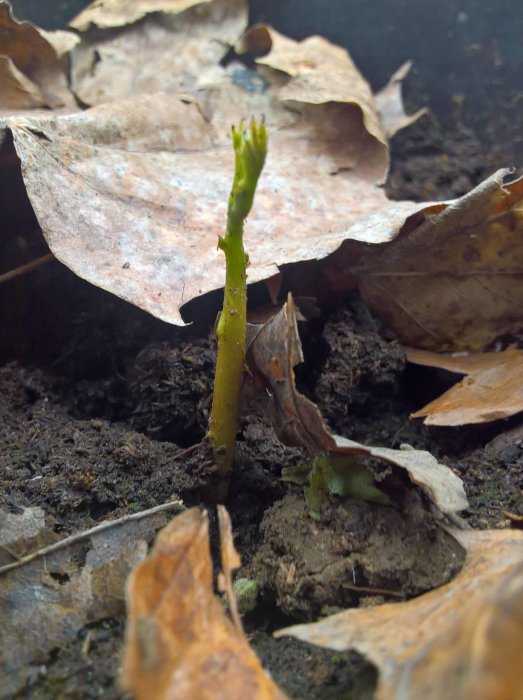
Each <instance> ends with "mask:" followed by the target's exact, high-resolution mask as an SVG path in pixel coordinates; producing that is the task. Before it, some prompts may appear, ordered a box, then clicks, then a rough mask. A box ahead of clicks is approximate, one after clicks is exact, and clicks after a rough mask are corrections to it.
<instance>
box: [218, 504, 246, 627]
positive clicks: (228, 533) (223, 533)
mask: <svg viewBox="0 0 523 700" xmlns="http://www.w3.org/2000/svg"><path fill="white" fill-rule="evenodd" d="M218 522H219V524H220V554H221V560H222V570H221V571H220V573H219V574H218V589H219V590H220V591H222V593H225V595H226V598H227V605H228V606H229V610H230V611H231V618H232V621H233V622H234V624H235V625H236V628H237V629H238V630H240V631H241V632H243V625H242V621H241V618H240V614H239V612H238V604H237V600H236V596H235V595H234V590H233V587H232V573H233V571H234V570H235V569H239V568H240V566H241V564H242V563H241V559H240V555H239V554H238V551H237V549H236V547H235V546H234V539H233V536H232V523H231V518H230V516H229V513H228V512H227V510H226V508H225V506H222V505H219V506H218Z"/></svg>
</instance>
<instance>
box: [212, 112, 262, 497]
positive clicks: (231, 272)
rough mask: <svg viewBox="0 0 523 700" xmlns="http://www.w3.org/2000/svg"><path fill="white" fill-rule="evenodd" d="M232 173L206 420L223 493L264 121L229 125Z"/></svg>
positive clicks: (234, 420)
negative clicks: (246, 241) (248, 228)
mask: <svg viewBox="0 0 523 700" xmlns="http://www.w3.org/2000/svg"><path fill="white" fill-rule="evenodd" d="M232 140H233V146H234V152H235V174H234V181H233V185H232V189H231V194H230V196H229V206H228V210H227V228H226V232H225V236H223V237H220V238H219V240H218V245H219V247H220V248H221V250H223V252H224V253H225V289H224V299H223V310H222V312H221V315H220V318H219V320H218V324H217V326H216V337H217V340H218V354H217V358H216V375H215V379H214V394H213V403H212V410H211V418H210V422H209V433H208V436H209V439H210V441H211V444H212V446H213V448H214V458H215V461H216V464H217V465H218V479H219V482H220V483H219V484H217V486H216V488H217V494H216V495H218V497H219V498H220V499H221V498H223V497H224V495H225V494H226V492H227V487H228V480H229V476H230V472H231V470H232V463H233V457H234V447H235V443H236V432H237V429H238V417H239V410H240V409H239V405H240V392H241V384H242V375H243V371H244V359H245V334H246V328H247V311H246V309H247V263H248V256H247V255H246V253H245V250H244V247H243V226H244V222H245V219H246V217H247V215H248V214H249V211H250V210H251V207H252V203H253V200H254V193H255V191H256V185H257V183H258V178H259V176H260V173H261V171H262V168H263V165H264V162H265V156H266V153H267V130H266V128H265V124H263V122H262V123H259V124H258V123H256V122H255V121H254V119H253V120H252V121H251V124H250V128H249V130H248V131H247V132H245V131H244V129H243V122H240V125H239V126H238V128H234V127H233V129H232Z"/></svg>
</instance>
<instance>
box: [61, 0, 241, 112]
mask: <svg viewBox="0 0 523 700" xmlns="http://www.w3.org/2000/svg"><path fill="white" fill-rule="evenodd" d="M106 6H108V7H107V8H106ZM106 9H109V10H110V12H109V13H108V14H107V15H105V10H106ZM91 24H94V25H95V26H94V28H92V29H89V27H90V25H91ZM73 26H75V27H77V28H80V29H81V30H83V32H84V33H83V35H82V41H81V43H80V44H79V46H78V47H77V48H76V49H75V51H74V52H73V54H72V84H73V89H74V92H75V94H76V95H77V96H78V97H79V98H80V99H81V100H82V102H84V103H85V104H87V105H96V104H101V103H102V102H111V101H114V100H117V99H119V98H124V97H131V96H132V95H140V94H144V93H149V94H151V93H154V92H160V91H165V92H177V91H182V90H194V88H195V87H196V83H197V80H198V78H199V76H200V75H201V73H202V72H204V71H205V70H206V69H208V68H209V67H211V66H214V65H216V64H218V63H219V61H220V60H221V59H222V58H223V56H225V54H226V53H227V51H228V50H229V47H230V45H232V44H234V43H235V42H236V41H237V40H238V38H239V37H240V36H241V34H242V32H243V31H244V29H245V27H246V26H247V4H246V2H245V0H201V1H200V2H196V1H195V2H187V1H186V0H185V1H182V2H180V0H171V2H168V1H167V0H160V2H157V1H156V0H151V1H150V2H140V3H134V2H133V3H129V2H128V3H121V2H118V3H116V2H109V3H102V4H101V5H100V4H98V3H97V4H95V5H94V6H91V7H90V8H88V9H87V10H85V11H84V12H83V13H82V14H81V15H80V16H79V17H78V18H77V19H76V21H75V22H73ZM99 27H103V29H100V28H99ZM106 27H107V28H106Z"/></svg>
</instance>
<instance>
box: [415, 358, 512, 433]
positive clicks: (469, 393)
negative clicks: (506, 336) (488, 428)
mask: <svg viewBox="0 0 523 700" xmlns="http://www.w3.org/2000/svg"><path fill="white" fill-rule="evenodd" d="M407 359H408V360H409V362H413V363H414V364H417V365H425V366H427V367H440V368H441V369H446V370H449V372H457V373H459V374H466V375H467V376H466V377H465V379H463V380H462V381H461V382H459V384H456V385H455V386H453V387H452V388H451V389H449V390H448V391H447V392H445V393H444V394H443V395H442V396H440V397H439V398H437V399H435V400H434V401H431V402H430V403H429V404H427V405H426V406H424V408H422V409H420V410H419V411H416V413H413V414H412V417H413V418H421V417H423V416H426V418H425V421H424V422H425V424H427V425H465V424H467V423H487V422H489V421H494V420H500V419H502V418H508V417H509V416H512V415H514V414H515V413H519V412H520V411H523V352H522V351H521V350H517V349H515V348H509V349H507V350H505V351H504V352H484V353H479V352H478V353H470V354H468V355H438V354H436V353H432V352H428V351H426V350H416V349H414V348H407Z"/></svg>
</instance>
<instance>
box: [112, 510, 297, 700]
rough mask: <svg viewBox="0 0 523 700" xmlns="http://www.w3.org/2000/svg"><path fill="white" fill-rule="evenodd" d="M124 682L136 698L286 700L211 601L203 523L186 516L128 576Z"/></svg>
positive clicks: (194, 514)
mask: <svg viewBox="0 0 523 700" xmlns="http://www.w3.org/2000/svg"><path fill="white" fill-rule="evenodd" d="M127 604H128V623H127V632H126V644H125V651H124V659H123V670H122V683H123V686H124V687H125V689H126V690H129V691H131V692H132V693H133V696H134V697H135V698H136V700H171V699H172V700H174V699H175V698H176V700H184V699H185V698H187V700H189V699H190V700H207V699H208V700H211V698H212V700H221V699H222V698H223V700H225V699H227V700H254V699H256V700H262V699H263V700H270V699H276V698H277V699H278V700H284V699H285V697H286V696H285V695H284V694H283V693H282V692H281V691H280V690H279V689H278V687H277V686H276V685H275V684H274V683H273V681H272V680H271V679H270V678H269V676H267V675H266V674H265V672H264V671H263V668H262V666H261V664H260V662H259V660H258V658H257V657H256V655H255V654H254V652H253V651H252V649H251V648H250V647H249V645H248V643H247V641H246V639H245V637H244V635H243V633H242V631H241V630H240V629H238V628H237V627H235V626H234V624H233V623H232V622H231V620H230V619H229V618H228V617H227V615H226V613H225V609H224V606H223V604H222V603H221V602H220V600H219V598H217V596H215V595H214V592H213V583H212V562H211V557H210V551H209V532H208V519H207V514H206V513H205V512H204V511H200V510H199V509H197V508H193V509H191V510H188V511H186V512H184V513H182V514H181V515H179V516H177V517H176V518H174V519H173V520H172V521H171V522H170V523H169V524H168V525H167V526H166V527H165V528H164V529H163V530H162V531H161V532H160V534H159V535H158V537H157V539H156V543H155V545H154V549H153V552H152V554H151V555H150V556H149V557H148V558H147V560H146V561H145V562H143V563H142V564H140V565H139V566H138V567H137V568H136V569H135V570H134V571H133V572H132V574H131V576H130V577H129V581H128V587H127Z"/></svg>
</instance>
